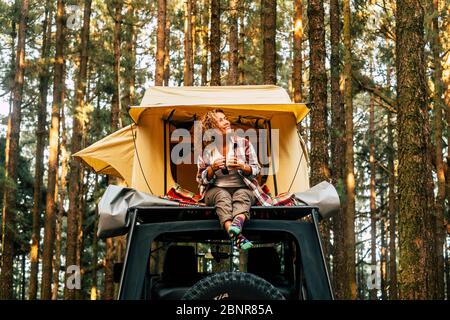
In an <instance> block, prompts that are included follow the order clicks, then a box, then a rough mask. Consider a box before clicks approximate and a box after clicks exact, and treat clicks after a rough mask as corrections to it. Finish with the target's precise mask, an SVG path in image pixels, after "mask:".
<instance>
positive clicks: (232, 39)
mask: <svg viewBox="0 0 450 320" xmlns="http://www.w3.org/2000/svg"><path fill="white" fill-rule="evenodd" d="M239 5H240V1H239V0H230V17H229V45H230V52H229V58H228V63H229V72H228V85H231V86H233V85H237V84H238V80H239V73H238V66H239V54H238V47H239V46H238V43H239V42H238V41H239V38H238V7H239Z"/></svg>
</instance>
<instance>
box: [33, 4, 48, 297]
mask: <svg viewBox="0 0 450 320" xmlns="http://www.w3.org/2000/svg"><path fill="white" fill-rule="evenodd" d="M52 7H53V6H52V4H51V1H50V0H47V1H46V4H45V15H44V22H43V24H42V49H41V59H42V61H43V65H42V66H41V69H40V72H39V107H38V108H39V109H38V122H37V128H36V163H35V174H34V177H35V178H34V193H33V227H32V234H31V248H30V280H29V283H30V286H29V292H28V299H29V300H36V298H37V292H38V272H39V241H40V237H41V236H40V233H41V224H40V219H41V210H42V184H43V178H42V177H43V174H44V148H45V135H46V133H47V130H46V122H47V121H46V115H47V94H48V87H49V82H50V71H49V64H50V59H49V55H50V38H51V25H52Z"/></svg>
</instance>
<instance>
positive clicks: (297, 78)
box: [292, 0, 303, 102]
mask: <svg viewBox="0 0 450 320" xmlns="http://www.w3.org/2000/svg"><path fill="white" fill-rule="evenodd" d="M302 43H303V5H302V0H294V45H293V49H294V73H293V75H292V86H293V87H294V102H301V101H302V100H303V93H302V86H303V84H302V76H303V70H302V64H303V58H302Z"/></svg>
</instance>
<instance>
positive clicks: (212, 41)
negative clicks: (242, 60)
mask: <svg viewBox="0 0 450 320" xmlns="http://www.w3.org/2000/svg"><path fill="white" fill-rule="evenodd" d="M209 50H210V51H211V82H210V84H211V86H220V66H221V58H220V54H221V53H220V1H219V0H211V35H210V38H209Z"/></svg>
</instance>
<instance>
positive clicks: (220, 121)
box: [215, 112, 231, 134]
mask: <svg viewBox="0 0 450 320" xmlns="http://www.w3.org/2000/svg"><path fill="white" fill-rule="evenodd" d="M215 117H216V121H217V129H219V130H220V132H221V133H222V134H226V133H227V132H228V131H230V130H231V125H230V121H228V119H227V117H226V116H225V115H224V114H223V113H222V112H217V113H216V114H215Z"/></svg>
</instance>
